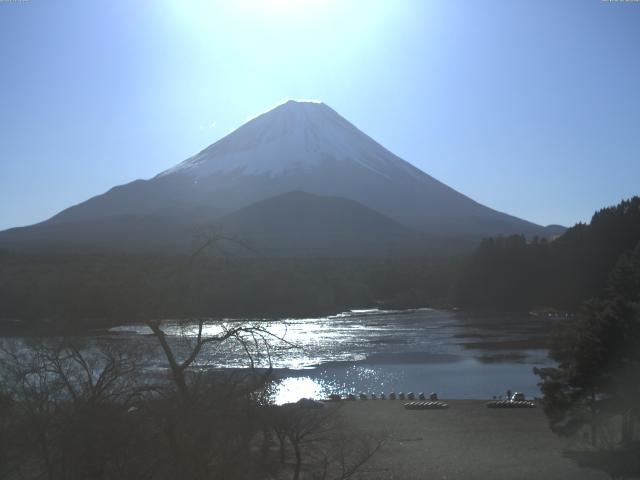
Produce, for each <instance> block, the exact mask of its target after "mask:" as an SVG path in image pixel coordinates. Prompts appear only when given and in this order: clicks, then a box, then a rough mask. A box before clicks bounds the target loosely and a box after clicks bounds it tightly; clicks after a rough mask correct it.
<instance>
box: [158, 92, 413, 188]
mask: <svg viewBox="0 0 640 480" xmlns="http://www.w3.org/2000/svg"><path fill="white" fill-rule="evenodd" d="M328 160H333V161H345V162H357V163H359V164H361V165H362V166H365V167H366V168H368V169H370V170H372V171H374V172H376V173H379V174H381V175H385V174H384V173H383V171H384V170H385V166H388V165H389V163H390V162H398V161H399V162H401V163H402V164H404V163H405V162H403V161H402V160H400V159H399V158H398V157H396V156H395V155H393V154H392V153H391V152H389V151H388V150H386V149H385V148H384V147H382V146H381V145H379V144H378V143H376V142H375V141H374V140H372V139H371V138H370V137H368V136H367V135H365V134H364V133H362V132H361V131H360V130H358V129H357V128H356V127H354V126H353V125H352V124H351V123H349V122H348V121H347V120H345V119H344V118H343V117H341V116H340V115H339V114H338V113H336V112H335V111H334V110H333V109H331V108H330V107H329V106H327V105H326V104H324V103H322V102H320V101H296V100H289V101H287V102H285V103H283V104H280V105H278V106H276V107H275V108H273V109H271V110H269V111H267V112H265V113H263V114H261V115H258V116H257V117H255V118H252V119H251V120H249V121H248V122H247V123H245V124H244V125H242V126H241V127H239V128H238V129H236V130H235V131H233V132H232V133H230V134H229V135H227V136H226V137H224V138H222V139H220V140H218V141H217V142H215V143H214V144H212V145H210V146H209V147H207V148H205V149H204V150H202V151H201V152H200V153H198V154H196V155H194V156H193V157H191V158H188V159H187V160H185V161H184V162H182V163H180V164H178V165H177V166H175V167H173V168H171V169H169V170H166V171H164V172H162V173H161V174H160V175H167V174H171V173H181V174H187V175H190V176H195V177H203V176H208V175H211V174H215V173H222V172H237V173H244V174H251V175H262V174H266V175H271V176H274V175H282V174H290V173H295V172H296V171H300V170H309V169H312V168H314V167H316V166H318V165H320V164H322V162H324V161H328ZM404 166H405V165H403V167H404ZM385 176H386V175H385Z"/></svg>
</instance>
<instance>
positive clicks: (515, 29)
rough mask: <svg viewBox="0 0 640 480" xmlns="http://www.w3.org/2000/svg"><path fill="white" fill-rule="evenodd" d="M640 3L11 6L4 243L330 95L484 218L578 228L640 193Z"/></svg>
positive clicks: (2, 15)
mask: <svg viewBox="0 0 640 480" xmlns="http://www.w3.org/2000/svg"><path fill="white" fill-rule="evenodd" d="M639 47H640V3H637V2H607V1H601V0H575V1H572V0H563V1H558V0H539V1H518V0H503V1H492V0H464V1H463V0H446V1H445V0H442V1H421V0H413V1H409V0H407V1H394V2H390V1H384V0H380V1H376V0H363V1H348V0H327V1H324V2H321V1H314V0H309V1H303V0H298V1H296V0H264V1H259V0H253V1H251V0H236V1H232V0H228V1H224V2H223V1H220V2H215V1H204V0H202V1H196V0H175V1H169V0H158V1H153V2H152V1H150V0H138V1H130V2H129V1H127V2H124V1H123V2H114V1H111V0H110V1H106V0H105V1H100V0H97V1H92V2H87V1H84V0H77V1H64V0H61V1H55V2H54V1H44V0H27V1H15V2H0V62H1V65H2V67H1V70H0V229H3V228H8V227H12V226H18V225H25V224H30V223H34V222H37V221H41V220H44V219H46V218H48V217H50V216H51V215H53V214H55V213H57V212H58V211H60V210H61V209H63V208H65V207H68V206H70V205H72V204H75V203H78V202H81V201H83V200H86V199H87V198H89V197H91V196H93V195H96V194H99V193H102V192H104V191H106V190H108V189H109V188H110V187H112V186H114V185H117V184H122V183H126V182H129V181H132V180H134V179H137V178H149V177H152V176H153V175H155V174H156V173H158V172H160V171H161V170H163V169H165V168H168V167H170V166H173V165H174V164H176V163H178V162H180V161H181V160H183V159H185V158H186V157H188V156H190V155H192V154H193V153H195V152H197V151H199V150H200V149H202V148H203V147H205V146H207V145H209V144H210V143H213V142H214V141H215V140H217V139H218V138H220V137H222V136H223V135H225V134H227V133H229V132H230V131H231V130H233V129H234V128H236V127H238V126H239V125H241V124H242V123H243V122H244V121H245V120H246V119H247V118H248V117H250V116H252V115H254V114H256V113H258V112H262V111H264V110H266V109H268V108H269V107H271V106H273V105H275V104H277V103H280V102H281V101H283V100H284V99H288V98H294V99H296V98H309V99H320V100H323V101H324V102H325V103H327V104H328V105H330V106H331V107H332V108H334V109H335V110H336V111H338V112H339V113H340V114H341V115H343V116H344V117H346V118H347V119H349V120H350V121H351V122H353V123H354V124H355V125H356V126H358V127H359V128H360V129H362V130H363V131H364V132H365V133H367V134H369V135H370V136H372V137H373V138H375V139H376V140H378V141H379V142H380V143H382V144H383V145H384V146H385V147H387V148H388V149H390V150H391V151H393V152H394V153H396V154H397V155H399V156H401V157H402V158H404V159H405V160H408V161H409V162H411V163H413V164H414V165H416V166H418V167H419V168H421V169H423V170H424V171H425V172H427V173H429V174H431V175H432V176H434V177H436V178H437V179H439V180H441V181H443V182H445V183H447V184H448V185H450V186H452V187H454V188H456V189H457V190H459V191H461V192H463V193H465V194H467V195H468V196H470V197H472V198H474V199H475V200H477V201H479V202H481V203H484V204H486V205H488V206H490V207H492V208H495V209H498V210H502V211H505V212H507V213H511V214H513V215H517V216H519V217H522V218H525V219H528V220H531V221H534V222H537V223H541V224H549V223H562V224H565V225H571V224H573V223H575V222H577V221H585V220H588V219H589V218H590V216H591V214H592V213H593V211H594V210H596V209H598V208H601V207H603V206H606V205H610V204H614V203H617V202H618V201H619V200H620V199H622V198H625V197H629V196H631V195H634V194H640V50H639Z"/></svg>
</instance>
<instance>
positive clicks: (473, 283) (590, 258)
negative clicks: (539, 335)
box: [452, 197, 640, 311]
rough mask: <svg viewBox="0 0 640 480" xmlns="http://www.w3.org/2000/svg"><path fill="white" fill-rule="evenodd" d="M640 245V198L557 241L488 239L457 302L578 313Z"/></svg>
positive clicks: (465, 275)
mask: <svg viewBox="0 0 640 480" xmlns="http://www.w3.org/2000/svg"><path fill="white" fill-rule="evenodd" d="M639 241H640V197H633V198H631V199H630V200H625V201H623V202H621V203H620V204H618V205H616V206H613V207H609V208H604V209H602V210H600V211H598V212H596V213H595V214H594V215H593V218H592V219H591V223H590V224H588V225H585V224H577V225H576V226H574V227H572V228H570V229H569V230H567V231H566V232H565V233H564V234H563V235H562V236H560V237H559V238H557V239H555V240H553V241H546V240H544V239H537V238H534V239H532V240H530V241H529V240H527V239H525V238H524V237H523V236H511V237H499V238H490V239H485V240H484V241H483V242H482V243H481V245H480V246H479V247H478V249H477V250H476V251H475V252H474V253H473V254H472V255H471V256H470V257H469V258H468V259H467V261H466V262H464V264H463V266H462V268H461V269H460V271H459V272H458V274H457V276H456V280H455V282H454V285H453V288H452V303H453V304H454V305H457V306H461V307H467V308H483V309H498V310H505V309H508V310H530V309H534V308H544V307H552V308H556V309H561V310H570V311H575V310H577V309H578V308H579V307H580V305H581V304H582V303H583V302H584V301H585V300H587V299H589V298H592V297H594V296H597V295H599V294H600V292H601V291H602V290H603V289H604V288H605V286H606V283H607V278H608V276H609V274H610V272H611V270H612V268H613V267H614V265H615V264H616V261H617V260H618V258H619V257H620V256H621V255H623V254H624V253H625V252H626V251H628V250H629V249H633V248H634V247H635V245H636V244H637V243H638V242H639Z"/></svg>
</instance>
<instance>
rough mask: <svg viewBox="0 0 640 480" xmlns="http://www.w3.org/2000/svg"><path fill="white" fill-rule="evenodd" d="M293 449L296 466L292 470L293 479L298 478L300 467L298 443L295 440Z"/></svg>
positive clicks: (300, 456) (300, 459)
mask: <svg viewBox="0 0 640 480" xmlns="http://www.w3.org/2000/svg"><path fill="white" fill-rule="evenodd" d="M293 450H294V452H295V454H296V467H295V470H294V471H293V480H299V478H300V468H301V467H302V454H301V452H300V445H299V444H298V443H297V442H296V443H294V444H293Z"/></svg>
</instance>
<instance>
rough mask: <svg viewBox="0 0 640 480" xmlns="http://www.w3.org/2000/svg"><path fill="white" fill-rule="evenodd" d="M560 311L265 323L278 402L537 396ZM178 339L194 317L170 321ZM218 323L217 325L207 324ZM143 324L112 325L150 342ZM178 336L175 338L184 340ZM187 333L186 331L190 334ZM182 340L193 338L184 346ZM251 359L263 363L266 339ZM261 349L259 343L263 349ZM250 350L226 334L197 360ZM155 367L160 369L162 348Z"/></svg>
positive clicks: (412, 313) (354, 314)
mask: <svg viewBox="0 0 640 480" xmlns="http://www.w3.org/2000/svg"><path fill="white" fill-rule="evenodd" d="M554 321H555V320H551V319H549V318H546V317H534V316H530V315H525V316H517V315H474V314H469V313H461V312H452V311H443V310H434V309H428V308H424V309H416V310H402V311H393V310H377V309H371V310H353V311H350V312H345V313H341V314H338V315H333V316H327V317H321V318H307V319H287V320H280V321H270V322H266V323H262V325H264V326H265V328H266V329H267V330H268V331H269V332H272V333H273V334H274V336H277V337H279V338H283V339H284V340H285V341H286V343H284V342H280V344H279V345H278V344H275V343H278V342H275V343H274V345H270V346H269V358H270V361H271V363H272V365H273V367H274V369H275V373H276V375H277V377H278V378H279V379H280V383H279V385H278V387H277V388H276V391H275V401H276V402H277V403H285V402H289V401H296V400H298V399H299V398H302V397H307V398H326V397H327V396H328V395H329V394H331V393H340V394H347V393H357V392H367V393H377V394H379V393H381V392H384V393H389V392H392V391H395V392H401V391H402V392H410V391H412V392H415V393H416V394H417V393H418V392H425V393H430V392H436V393H437V394H438V395H439V397H440V398H448V399H491V398H493V397H494V396H500V395H505V393H506V391H507V389H511V390H512V391H518V392H523V393H524V394H525V395H527V396H528V397H534V396H538V395H539V393H540V392H539V389H538V387H537V382H538V378H537V377H536V376H535V375H534V374H533V371H532V370H533V367H536V366H538V367H539V366H549V365H552V362H551V361H550V360H549V359H548V358H547V352H546V350H545V348H544V346H545V338H546V336H547V335H548V333H549V331H550V330H551V327H552V324H553V322H554ZM165 330H166V331H167V332H168V334H170V335H171V336H172V338H173V339H174V342H175V345H176V346H177V347H179V346H180V345H182V344H181V343H180V342H185V341H188V339H189V337H190V336H192V335H194V334H195V329H194V327H193V326H187V327H184V326H181V325H179V324H178V323H172V322H167V323H166V325H165ZM219 331H221V328H220V326H219V325H217V324H214V325H210V326H208V327H206V332H205V333H217V332H219ZM148 334H149V330H148V328H147V327H146V326H144V325H128V326H120V327H115V328H113V329H111V330H110V331H109V336H112V338H113V339H120V340H121V341H126V339H129V338H131V336H135V337H137V338H139V339H140V338H145V339H148V341H149V342H152V341H154V339H153V338H151V337H149V336H148ZM178 339H179V341H178ZM185 339H186V340H185ZM184 348H185V349H186V348H187V346H184ZM254 348H255V349H256V351H258V352H259V353H260V354H259V355H257V356H256V357H255V358H254V360H255V361H256V362H257V364H258V365H259V366H265V365H266V363H265V362H266V358H267V357H266V355H264V353H265V352H264V350H266V347H262V345H261V344H257V343H256V345H254ZM261 350H262V351H261ZM247 365H248V360H247V355H246V352H245V351H244V350H243V349H242V348H241V347H240V346H239V345H238V344H236V343H233V342H230V343H226V344H224V345H221V346H216V348H210V349H207V350H203V354H202V355H201V356H200V358H199V360H198V364H197V367H198V368H201V369H209V368H215V369H237V368H246V367H247ZM149 368H163V362H162V357H161V356H160V355H159V354H158V356H157V357H156V360H155V361H150V364H149Z"/></svg>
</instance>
